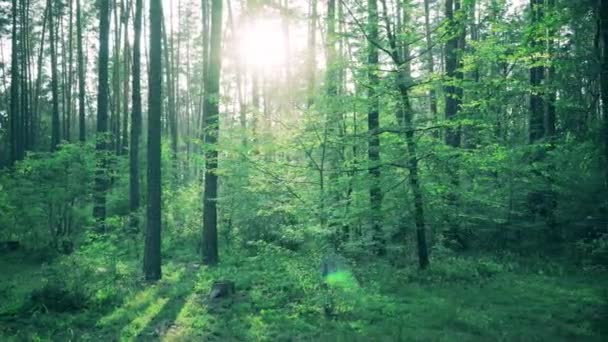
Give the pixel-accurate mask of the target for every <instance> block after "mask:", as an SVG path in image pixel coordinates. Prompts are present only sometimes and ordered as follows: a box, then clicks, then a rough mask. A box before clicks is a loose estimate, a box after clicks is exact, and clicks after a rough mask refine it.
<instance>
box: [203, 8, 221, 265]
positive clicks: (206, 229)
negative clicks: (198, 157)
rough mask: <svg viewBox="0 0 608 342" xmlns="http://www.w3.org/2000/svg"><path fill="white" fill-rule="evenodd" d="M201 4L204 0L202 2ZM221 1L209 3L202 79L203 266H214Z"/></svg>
mask: <svg viewBox="0 0 608 342" xmlns="http://www.w3.org/2000/svg"><path fill="white" fill-rule="evenodd" d="M203 1H204V0H203ZM221 39H222V0H212V1H211V36H210V43H211V45H210V49H209V75H208V76H209V77H208V78H207V79H206V80H205V99H204V106H205V118H204V130H203V133H204V134H205V137H204V141H205V144H206V145H207V149H206V153H205V184H204V192H205V193H204V197H203V237H202V256H203V262H204V263H205V264H207V265H214V264H217V262H218V261H219V258H218V248H217V195H218V189H217V183H218V176H217V166H218V153H217V146H216V144H217V140H218V135H219V131H220V127H219V123H220V122H219V96H220V94H219V83H220V70H221V62H222V60H221V45H222V41H221Z"/></svg>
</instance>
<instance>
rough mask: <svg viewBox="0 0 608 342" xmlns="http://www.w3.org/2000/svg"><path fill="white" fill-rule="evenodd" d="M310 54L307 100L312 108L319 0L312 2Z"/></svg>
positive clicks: (308, 106) (308, 58) (312, 0)
mask: <svg viewBox="0 0 608 342" xmlns="http://www.w3.org/2000/svg"><path fill="white" fill-rule="evenodd" d="M306 51H307V52H308V56H307V69H308V70H307V75H308V80H307V91H306V94H307V100H306V106H307V108H310V107H311V106H312V104H313V102H314V92H315V83H316V79H315V78H316V77H315V73H316V64H317V61H316V54H317V0H311V2H310V22H309V26H308V48H307V49H306Z"/></svg>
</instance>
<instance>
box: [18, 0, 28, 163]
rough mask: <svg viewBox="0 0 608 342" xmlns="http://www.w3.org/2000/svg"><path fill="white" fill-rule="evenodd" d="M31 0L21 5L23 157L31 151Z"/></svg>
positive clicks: (20, 133) (20, 134)
mask: <svg viewBox="0 0 608 342" xmlns="http://www.w3.org/2000/svg"><path fill="white" fill-rule="evenodd" d="M29 4H30V1H29V0H24V1H22V3H21V23H22V24H21V44H20V49H21V58H20V62H21V75H20V76H21V110H20V111H21V117H20V122H19V130H20V132H19V136H20V137H21V142H20V146H21V149H20V152H21V156H22V157H23V156H24V155H25V151H26V150H27V149H29V145H28V143H29V137H28V133H29V129H28V124H29V121H30V106H29V104H30V103H29V102H30V101H29V93H30V91H29V86H28V81H29V77H28V75H29V74H28V69H29V65H28V63H29V57H28V56H29V43H28V42H29V31H30V30H29Z"/></svg>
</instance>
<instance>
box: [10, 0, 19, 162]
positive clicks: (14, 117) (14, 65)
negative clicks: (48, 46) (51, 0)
mask: <svg viewBox="0 0 608 342" xmlns="http://www.w3.org/2000/svg"><path fill="white" fill-rule="evenodd" d="M17 5H18V2H17V0H13V1H12V9H11V12H12V13H11V16H12V19H13V25H12V34H11V107H10V111H11V115H10V118H9V120H10V142H11V144H10V145H11V155H10V161H11V163H13V162H15V161H17V160H20V159H21V153H20V149H21V146H20V141H21V137H20V131H19V122H20V117H21V115H20V113H19V55H18V53H17V51H18V49H19V46H18V44H17V13H18V10H17Z"/></svg>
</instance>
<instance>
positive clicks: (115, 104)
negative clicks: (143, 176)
mask: <svg viewBox="0 0 608 342" xmlns="http://www.w3.org/2000/svg"><path fill="white" fill-rule="evenodd" d="M112 8H113V12H114V44H113V45H114V56H113V59H114V61H113V62H112V97H111V98H112V118H111V120H110V122H111V126H112V138H113V141H112V142H113V144H114V145H113V147H114V152H115V153H116V154H117V155H118V154H120V149H121V146H122V144H121V141H120V139H121V135H120V123H121V121H120V116H121V115H120V114H121V111H122V106H121V103H120V102H121V101H120V100H121V98H122V96H121V93H120V38H121V32H120V31H121V27H122V26H121V25H120V20H119V15H120V14H119V13H120V11H119V6H118V0H114V1H113V2H112Z"/></svg>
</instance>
